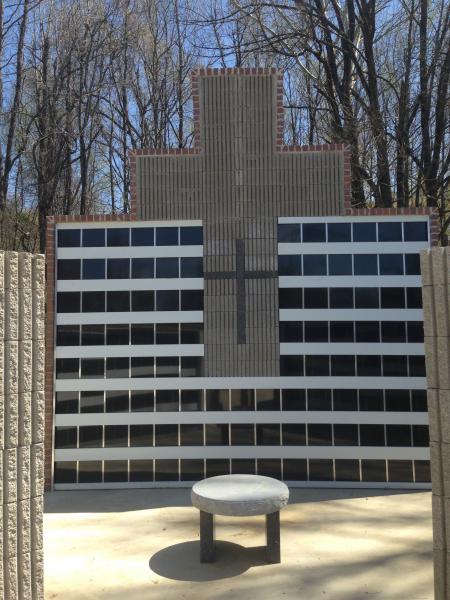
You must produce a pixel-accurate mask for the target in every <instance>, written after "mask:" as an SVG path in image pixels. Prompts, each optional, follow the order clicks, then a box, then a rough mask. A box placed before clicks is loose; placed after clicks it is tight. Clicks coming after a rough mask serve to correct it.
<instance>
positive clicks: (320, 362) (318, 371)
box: [305, 355, 330, 377]
mask: <svg viewBox="0 0 450 600" xmlns="http://www.w3.org/2000/svg"><path fill="white" fill-rule="evenodd" d="M305 375H306V377H329V375H330V357H329V356H321V355H313V356H305Z"/></svg>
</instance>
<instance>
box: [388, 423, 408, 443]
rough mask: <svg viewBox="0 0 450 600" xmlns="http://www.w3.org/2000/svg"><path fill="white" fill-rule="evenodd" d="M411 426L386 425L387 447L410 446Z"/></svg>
mask: <svg viewBox="0 0 450 600" xmlns="http://www.w3.org/2000/svg"><path fill="white" fill-rule="evenodd" d="M411 441H412V440H411V425H386V445H387V446H401V447H403V446H411Z"/></svg>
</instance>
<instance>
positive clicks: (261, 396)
mask: <svg viewBox="0 0 450 600" xmlns="http://www.w3.org/2000/svg"><path fill="white" fill-rule="evenodd" d="M256 410H281V407H280V390H256Z"/></svg>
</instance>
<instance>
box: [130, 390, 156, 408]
mask: <svg viewBox="0 0 450 600" xmlns="http://www.w3.org/2000/svg"><path fill="white" fill-rule="evenodd" d="M130 403H131V412H153V411H154V410H155V400H154V397H153V390H131V392H130Z"/></svg>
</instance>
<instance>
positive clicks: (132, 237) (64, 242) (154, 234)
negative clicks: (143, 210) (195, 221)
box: [58, 226, 203, 248]
mask: <svg viewBox="0 0 450 600" xmlns="http://www.w3.org/2000/svg"><path fill="white" fill-rule="evenodd" d="M202 244H203V228H202V227H200V226H186V227H131V228H130V227H109V228H106V229H105V228H100V227H99V228H95V229H90V228H89V229H87V228H86V229H58V247H59V248H79V247H80V246H83V247H84V248H93V247H103V246H110V247H118V246H130V245H131V246H178V245H182V246H201V245H202Z"/></svg>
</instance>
